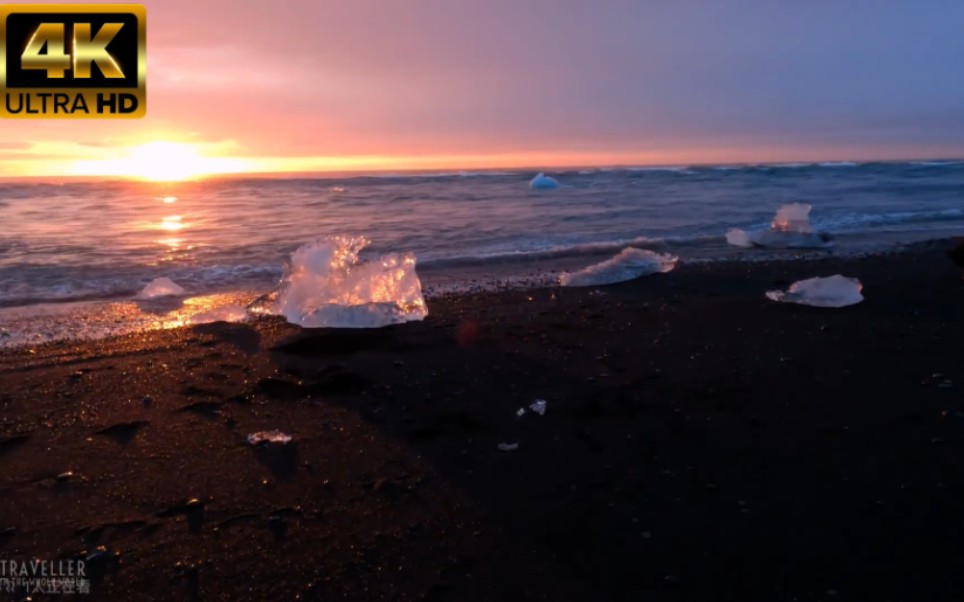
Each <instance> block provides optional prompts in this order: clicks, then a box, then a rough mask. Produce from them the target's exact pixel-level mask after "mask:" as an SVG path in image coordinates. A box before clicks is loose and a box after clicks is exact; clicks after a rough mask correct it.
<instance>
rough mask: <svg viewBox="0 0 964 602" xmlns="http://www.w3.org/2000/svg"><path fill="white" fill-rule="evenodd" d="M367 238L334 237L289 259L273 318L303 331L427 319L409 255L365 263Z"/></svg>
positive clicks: (378, 325)
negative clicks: (362, 254) (361, 256)
mask: <svg viewBox="0 0 964 602" xmlns="http://www.w3.org/2000/svg"><path fill="white" fill-rule="evenodd" d="M368 244H369V241H368V240H367V239H365V238H363V237H345V236H334V237H328V238H325V239H321V240H318V241H316V242H313V243H308V244H306V245H303V246H302V247H301V248H299V249H298V250H297V251H295V252H294V253H293V254H292V256H291V262H290V264H289V266H288V269H287V270H286V273H285V276H284V280H283V281H282V284H281V289H280V290H279V291H278V296H277V299H276V300H275V302H274V307H273V313H276V314H279V315H282V316H284V317H285V318H287V320H288V321H289V322H291V323H292V324H297V325H299V326H302V327H305V328H379V327H381V326H388V325H390V324H400V323H402V322H409V321H412V320H422V319H424V318H425V316H427V315H428V308H427V307H426V305H425V299H424V298H423V297H422V283H421V282H420V281H419V279H418V275H417V274H416V273H415V256H414V255H413V254H411V253H404V254H396V253H392V254H389V255H384V256H382V257H381V258H380V259H378V260H374V261H368V262H362V261H360V260H359V258H358V254H359V252H361V250H362V249H363V248H365V247H366V246H367V245H368Z"/></svg>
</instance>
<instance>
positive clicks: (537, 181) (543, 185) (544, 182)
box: [529, 173, 559, 190]
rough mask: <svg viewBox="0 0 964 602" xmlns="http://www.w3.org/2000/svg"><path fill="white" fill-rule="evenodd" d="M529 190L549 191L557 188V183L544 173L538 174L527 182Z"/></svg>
mask: <svg viewBox="0 0 964 602" xmlns="http://www.w3.org/2000/svg"><path fill="white" fill-rule="evenodd" d="M529 188H537V189H543V190H551V189H553V188H559V181H558V180H556V179H555V178H550V177H549V176H547V175H546V174H544V173H540V174H539V175H537V176H536V177H534V178H532V181H531V182H529Z"/></svg>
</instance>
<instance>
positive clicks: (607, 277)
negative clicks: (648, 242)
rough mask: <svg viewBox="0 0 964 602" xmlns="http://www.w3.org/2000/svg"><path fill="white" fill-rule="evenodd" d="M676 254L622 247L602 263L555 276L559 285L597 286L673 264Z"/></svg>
mask: <svg viewBox="0 0 964 602" xmlns="http://www.w3.org/2000/svg"><path fill="white" fill-rule="evenodd" d="M677 261H679V258H678V257H676V256H675V255H663V254H660V253H654V252H652V251H649V250H646V249H636V248H634V247H626V248H625V249H623V250H622V251H621V252H620V253H619V254H618V255H616V256H615V257H613V258H611V259H607V260H606V261H604V262H602V263H597V264H596V265H591V266H589V267H587V268H583V269H581V270H579V271H578V272H566V273H564V274H562V275H561V276H560V277H559V284H561V285H562V286H600V285H603V284H615V283H617V282H624V281H626V280H633V279H634V278H639V277H640V276H648V275H649V274H656V273H661V272H669V271H670V270H672V269H673V268H675V267H676V262H677Z"/></svg>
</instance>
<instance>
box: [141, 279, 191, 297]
mask: <svg viewBox="0 0 964 602" xmlns="http://www.w3.org/2000/svg"><path fill="white" fill-rule="evenodd" d="M184 293H185V291H184V289H183V288H181V287H180V286H178V284H177V283H176V282H174V281H173V280H171V279H170V278H166V277H161V278H155V279H154V280H151V281H150V282H149V283H148V284H147V286H145V287H144V288H143V289H142V290H141V292H139V293H137V298H138V299H157V298H158V297H176V296H178V295H183V294H184Z"/></svg>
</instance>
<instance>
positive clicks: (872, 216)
mask: <svg viewBox="0 0 964 602" xmlns="http://www.w3.org/2000/svg"><path fill="white" fill-rule="evenodd" d="M962 220H964V209H942V210H939V211H893V212H889V213H860V214H849V215H840V216H835V217H829V218H825V219H821V220H814V226H815V227H816V228H817V229H824V230H829V231H831V232H832V231H841V230H855V229H856V230H862V229H865V228H868V227H874V226H899V225H901V224H914V223H921V222H955V221H962Z"/></svg>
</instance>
